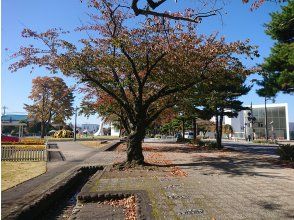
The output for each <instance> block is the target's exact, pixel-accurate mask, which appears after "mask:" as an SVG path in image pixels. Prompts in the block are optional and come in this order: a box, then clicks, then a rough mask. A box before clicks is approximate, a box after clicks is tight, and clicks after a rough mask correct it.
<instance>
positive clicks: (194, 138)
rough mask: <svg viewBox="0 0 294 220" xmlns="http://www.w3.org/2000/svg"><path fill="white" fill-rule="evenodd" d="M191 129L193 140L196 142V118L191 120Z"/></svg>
mask: <svg viewBox="0 0 294 220" xmlns="http://www.w3.org/2000/svg"><path fill="white" fill-rule="evenodd" d="M192 127H193V140H194V141H196V137H197V124H196V118H193V119H192Z"/></svg>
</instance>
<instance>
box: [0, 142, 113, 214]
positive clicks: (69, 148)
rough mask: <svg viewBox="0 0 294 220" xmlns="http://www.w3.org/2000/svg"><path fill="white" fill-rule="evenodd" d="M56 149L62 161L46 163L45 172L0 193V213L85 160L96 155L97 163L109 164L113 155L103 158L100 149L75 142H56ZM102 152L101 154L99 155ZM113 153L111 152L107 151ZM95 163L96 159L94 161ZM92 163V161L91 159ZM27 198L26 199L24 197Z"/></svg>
mask: <svg viewBox="0 0 294 220" xmlns="http://www.w3.org/2000/svg"><path fill="white" fill-rule="evenodd" d="M57 144H58V150H60V151H61V152H62V154H63V156H64V157H65V160H64V161H54V162H48V163H47V172H46V173H45V174H43V175H40V176H38V177H36V178H33V179H31V180H28V181H26V182H23V183H21V184H19V185H17V186H16V187H13V188H11V189H8V190H6V191H4V192H2V194H1V200H2V201H1V208H2V215H3V214H5V213H7V212H8V211H9V210H10V209H12V208H13V207H16V206H21V205H23V204H22V203H23V201H28V200H29V199H33V198H34V197H35V196H38V195H40V194H42V193H43V192H45V191H46V190H47V189H49V188H50V187H51V186H53V185H54V184H56V183H57V182H58V181H60V179H62V178H64V177H65V176H66V175H69V173H70V171H71V170H73V169H74V168H75V167H77V166H79V165H82V164H83V165H86V164H87V160H89V159H90V158H91V157H93V156H95V155H98V156H96V157H95V158H96V159H97V160H98V162H99V164H102V165H103V164H104V163H105V164H110V163H112V162H113V160H114V158H115V157H114V156H113V157H111V156H108V157H106V158H107V159H105V154H103V152H100V151H101V150H99V149H95V148H91V147H86V146H84V145H81V144H79V143H76V142H58V143H57ZM100 153H102V155H99V154H100ZM109 153H110V155H111V153H112V154H114V153H113V152H109ZM96 163H97V161H96ZM92 164H93V161H92ZM24 198H27V199H28V200H26V199H24Z"/></svg>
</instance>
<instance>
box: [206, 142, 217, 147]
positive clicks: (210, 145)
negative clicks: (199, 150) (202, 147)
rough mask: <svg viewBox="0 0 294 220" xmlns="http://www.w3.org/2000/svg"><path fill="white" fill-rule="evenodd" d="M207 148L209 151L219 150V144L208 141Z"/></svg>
mask: <svg viewBox="0 0 294 220" xmlns="http://www.w3.org/2000/svg"><path fill="white" fill-rule="evenodd" d="M206 146H207V147H208V149H217V148H218V147H217V143H216V142H215V141H207V142H206Z"/></svg>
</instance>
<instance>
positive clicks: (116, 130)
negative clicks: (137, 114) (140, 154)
mask: <svg viewBox="0 0 294 220" xmlns="http://www.w3.org/2000/svg"><path fill="white" fill-rule="evenodd" d="M110 128H111V130H110V135H111V136H115V137H118V136H119V128H118V127H117V126H114V125H113V123H111V125H110Z"/></svg>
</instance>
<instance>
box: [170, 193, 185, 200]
mask: <svg viewBox="0 0 294 220" xmlns="http://www.w3.org/2000/svg"><path fill="white" fill-rule="evenodd" d="M167 197H168V198H169V199H187V198H189V196H186V195H176V194H171V195H168V196H167Z"/></svg>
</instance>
